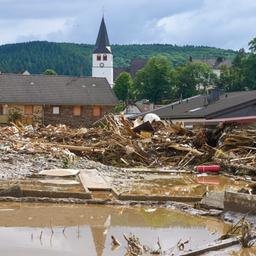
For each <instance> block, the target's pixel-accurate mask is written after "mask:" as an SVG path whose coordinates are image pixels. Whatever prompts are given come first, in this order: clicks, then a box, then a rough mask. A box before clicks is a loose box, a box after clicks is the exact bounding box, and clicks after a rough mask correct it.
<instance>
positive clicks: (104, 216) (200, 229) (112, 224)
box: [0, 203, 228, 256]
mask: <svg viewBox="0 0 256 256" xmlns="http://www.w3.org/2000/svg"><path fill="white" fill-rule="evenodd" d="M5 209H6V210H7V211H5ZM227 229H228V225H226V224H224V223H223V222H221V221H218V220H216V219H213V218H203V217H196V216H190V215H187V214H184V213H180V212H177V211H173V210H168V209H163V208H142V207H124V206H122V207H107V206H81V205H46V204H44V205H42V204H17V203H15V204H14V203H5V204H3V203H2V204H0V237H1V239H0V248H1V255H5V256H16V255H19V256H30V255H31V256H32V255H37V256H46V255H47V256H53V255H54V256H56V255H62V256H66V255H67V256H68V255H69V256H70V255H72V256H78V255H79V256H80V255H88V256H94V255H97V256H101V255H105V256H109V255H113V256H121V255H122V256H123V255H124V254H125V247H126V242H125V241H124V238H123V234H124V233H125V234H129V233H133V234H136V235H138V236H139V237H140V240H141V242H142V243H143V244H147V245H150V246H152V247H153V248H157V245H156V243H157V239H158V237H159V240H160V243H161V246H162V248H163V249H165V250H167V249H169V248H171V247H173V246H174V245H176V244H177V242H178V241H179V240H180V239H183V240H187V239H188V240H190V242H189V244H188V245H186V249H193V248H196V247H197V246H200V245H202V244H205V243H209V242H212V241H214V240H215V239H216V238H218V237H219V236H220V235H221V234H223V233H224V232H225V231H226V230H227ZM52 230H53V233H52ZM111 235H114V236H115V237H116V238H117V239H118V240H119V241H120V242H121V244H122V245H121V246H120V247H119V248H116V249H115V250H112V248H111Z"/></svg>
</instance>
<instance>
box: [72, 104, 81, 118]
mask: <svg viewBox="0 0 256 256" xmlns="http://www.w3.org/2000/svg"><path fill="white" fill-rule="evenodd" d="M73 115H74V116H81V106H74V107H73Z"/></svg>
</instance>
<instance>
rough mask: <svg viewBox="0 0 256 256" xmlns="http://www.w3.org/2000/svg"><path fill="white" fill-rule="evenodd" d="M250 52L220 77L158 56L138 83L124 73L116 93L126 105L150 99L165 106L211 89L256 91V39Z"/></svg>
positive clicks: (204, 68) (203, 66)
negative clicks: (172, 62)
mask: <svg viewBox="0 0 256 256" xmlns="http://www.w3.org/2000/svg"><path fill="white" fill-rule="evenodd" d="M249 49H250V52H249V53H246V52H245V50H244V49H241V50H240V51H239V52H238V53H237V55H236V56H235V58H234V60H233V62H232V66H231V67H228V66H226V65H222V66H221V67H220V70H221V72H220V77H218V76H217V75H216V74H215V73H214V72H213V70H212V69H211V68H210V67H209V66H208V64H206V63H200V62H199V63H198V62H197V63H194V62H190V61H187V62H186V63H185V64H181V65H177V66H173V65H172V64H171V62H170V61H169V59H168V58H167V57H166V56H162V55H161V56H155V57H152V58H150V59H149V61H148V63H147V64H146V65H145V67H144V68H142V69H141V70H139V71H138V72H137V73H136V77H135V78H134V80H133V79H132V78H131V76H130V74H129V73H126V72H123V73H121V74H120V75H119V77H118V78H117V80H116V82H115V85H114V91H115V93H116V95H117V97H118V98H119V100H121V101H123V102H128V101H131V100H132V101H136V100H141V99H147V100H149V101H150V102H153V103H158V104H165V103H169V102H172V101H174V100H177V99H180V98H187V97H191V96H194V95H197V94H199V93H203V92H205V91H206V89H207V88H208V87H209V86H213V87H218V88H220V89H222V90H225V91H241V90H252V89H256V38H255V39H253V40H252V41H250V43H249Z"/></svg>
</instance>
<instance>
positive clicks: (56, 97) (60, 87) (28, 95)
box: [0, 74, 118, 105]
mask: <svg viewBox="0 0 256 256" xmlns="http://www.w3.org/2000/svg"><path fill="white" fill-rule="evenodd" d="M0 103H2V104H8V103H14V104H49V105H53V104H56V105H115V104H117V103H118V100H117V98H116V96H115V95H114V93H113V91H112V89H111V87H110V85H109V83H108V82H107V80H106V79H105V78H94V77H72V76H53V75H48V76H47V75H17V74H0Z"/></svg>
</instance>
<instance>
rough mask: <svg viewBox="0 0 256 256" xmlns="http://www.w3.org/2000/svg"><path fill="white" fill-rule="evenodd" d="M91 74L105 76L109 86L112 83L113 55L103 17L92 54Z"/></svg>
mask: <svg viewBox="0 0 256 256" xmlns="http://www.w3.org/2000/svg"><path fill="white" fill-rule="evenodd" d="M92 76H93V77H104V78H106V79H107V80H108V82H109V84H110V86H111V87H112V86H113V84H114V81H113V55H112V52H111V47H110V43H109V39H108V32H107V28H106V24H105V20H104V17H102V20H101V24H100V30H99V33H98V37H97V40H96V45H95V48H94V50H93V54H92Z"/></svg>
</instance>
